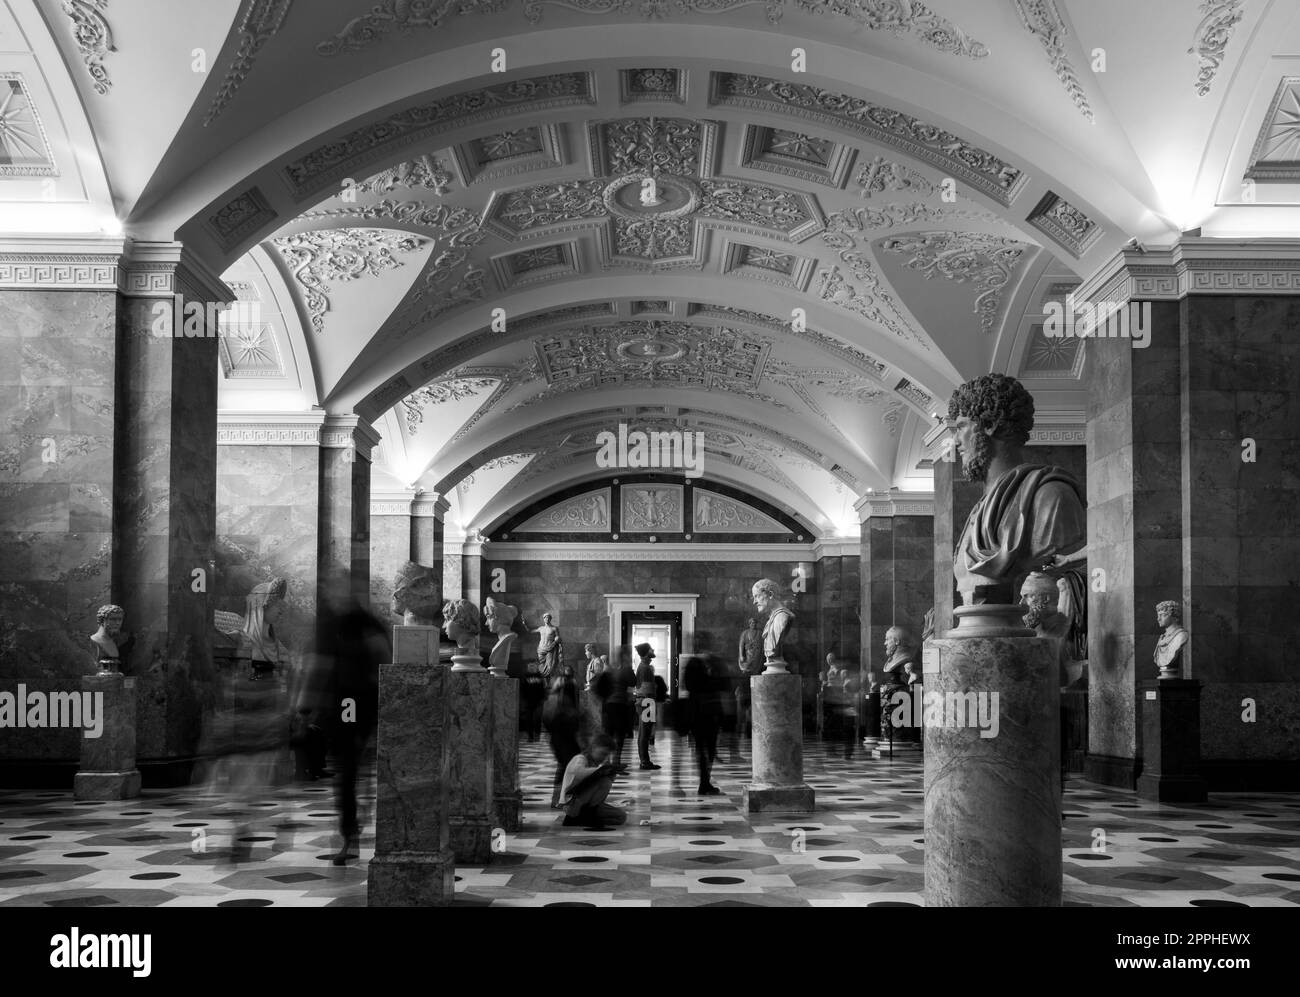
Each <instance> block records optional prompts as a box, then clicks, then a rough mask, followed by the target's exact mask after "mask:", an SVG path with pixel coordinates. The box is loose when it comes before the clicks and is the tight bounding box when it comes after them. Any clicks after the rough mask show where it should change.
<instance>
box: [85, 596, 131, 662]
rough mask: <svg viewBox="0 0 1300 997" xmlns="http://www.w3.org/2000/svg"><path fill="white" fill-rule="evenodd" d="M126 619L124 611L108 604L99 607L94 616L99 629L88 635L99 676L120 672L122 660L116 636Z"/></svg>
mask: <svg viewBox="0 0 1300 997" xmlns="http://www.w3.org/2000/svg"><path fill="white" fill-rule="evenodd" d="M125 619H126V610H124V609H123V608H122V607H121V606H115V605H113V604H112V603H110V604H109V605H107V606H100V607H99V612H97V613H96V614H95V622H96V623H98V624H99V629H98V630H96V631H95V632H94V633H93V634H91V635H90V642H91V643H92V644H94V645H95V651H96V652H97V658H98V662H99V673H100V674H101V675H112V674H115V673H117V672H120V671H121V666H122V659H121V656H120V653H119V651H118V647H117V644H118V635H119V634H121V632H122V621H123V620H125Z"/></svg>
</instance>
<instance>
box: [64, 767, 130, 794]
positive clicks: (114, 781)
mask: <svg viewBox="0 0 1300 997" xmlns="http://www.w3.org/2000/svg"><path fill="white" fill-rule="evenodd" d="M72 795H73V797H74V798H75V799H78V800H131V799H134V798H135V797H137V796H139V795H140V770H139V769H131V771H129V772H78V773H77V774H76V775H75V776H73V778H72Z"/></svg>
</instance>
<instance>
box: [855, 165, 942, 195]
mask: <svg viewBox="0 0 1300 997" xmlns="http://www.w3.org/2000/svg"><path fill="white" fill-rule="evenodd" d="M853 182H854V183H856V184H857V185H858V187H860V188H861V190H860V191H859V192H858V194H859V196H860V197H862V198H864V199H865V198H869V197H871V195H872V194H881V193H884V192H885V191H887V190H894V191H901V192H903V193H907V194H919V195H920V196H922V197H929V196H930V195H931V194H933V193H934V184H932V183H931V182H930V181H929V180H927V179H926V178H925V177H924V176H922V175H921V174H920V173H918V172H917V171H916V170H913V169H910V168H909V167H906V166H904V165H903V164H902V163H896V162H894V161H893V160H892V159H886V158H885V157H884V156H876V157H874V158H873V159H871V160H870V161H869V162H866V163H863V164H862V166H861V167H860V168H859V169H858V175H857V176H856V177H854V178H853Z"/></svg>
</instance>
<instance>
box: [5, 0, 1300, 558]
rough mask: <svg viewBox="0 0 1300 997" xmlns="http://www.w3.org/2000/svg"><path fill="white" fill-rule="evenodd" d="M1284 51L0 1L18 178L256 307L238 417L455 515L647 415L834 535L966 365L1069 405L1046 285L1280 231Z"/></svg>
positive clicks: (695, 1) (1189, 16) (1199, 12)
mask: <svg viewBox="0 0 1300 997" xmlns="http://www.w3.org/2000/svg"><path fill="white" fill-rule="evenodd" d="M1296 42H1300V12H1298V11H1297V9H1296V8H1295V6H1294V4H1291V3H1289V0H1276V2H1271V3H1270V2H1268V0H1252V2H1244V0H1207V2H1205V3H1202V4H1200V6H1199V8H1198V7H1197V6H1196V5H1193V4H1191V3H1189V2H1187V0H1150V2H1144V3H1142V4H1133V3H1130V2H1127V0H1071V2H1068V3H1067V2H1062V0H1056V2H1053V0H979V2H957V0H931V2H930V3H927V4H923V3H920V2H918V0H520V2H515V0H424V2H421V0H379V2H376V0H313V2H311V3H308V2H306V0H243V2H237V0H215V2H208V0H204V2H201V3H200V2H194V3H177V2H174V0H133V2H131V3H126V2H119V0H111V2H110V0H39V2H38V3H35V4H33V3H31V2H26V0H0V57H2V58H3V64H0V77H3V79H2V80H0V82H4V83H7V84H8V88H9V89H8V91H6V92H8V93H9V94H10V96H9V99H8V102H7V103H4V104H3V107H0V138H2V139H4V144H3V151H4V152H5V156H6V157H7V158H6V159H5V160H3V161H0V180H2V181H3V183H4V185H5V186H4V187H3V188H0V190H7V191H8V192H9V193H10V195H11V196H10V197H9V200H11V201H14V202H16V204H17V206H16V207H15V211H19V210H20V209H21V211H22V212H23V213H22V218H23V219H24V221H23V223H22V225H20V226H18V228H19V230H25V231H26V230H30V231H36V230H39V229H40V228H41V226H42V225H46V226H48V227H49V230H50V231H77V230H78V225H80V226H81V228H83V229H89V228H90V227H91V225H92V223H93V224H97V225H99V227H100V229H101V230H102V231H105V232H111V231H112V230H113V228H114V226H115V225H116V224H117V222H119V221H120V223H121V225H122V226H123V227H124V229H125V231H126V233H127V234H128V235H129V236H131V237H133V238H136V239H143V240H149V239H155V240H166V239H180V240H181V241H183V242H184V243H185V244H186V245H187V246H189V247H190V248H191V249H192V251H194V252H195V253H196V254H197V256H198V257H199V258H200V259H201V260H203V261H204V262H205V263H207V264H208V265H209V266H211V267H212V268H213V269H214V270H216V271H217V272H221V273H223V274H224V276H225V279H226V281H227V283H228V284H229V285H230V286H231V288H232V290H233V291H234V293H235V294H236V295H237V297H239V298H240V299H243V300H245V301H248V302H256V307H257V320H256V321H255V322H252V323H245V324H242V325H240V326H238V327H237V328H234V327H232V328H231V329H229V330H228V332H229V334H228V335H227V336H226V338H225V339H224V340H223V342H222V349H221V356H222V361H221V362H222V378H223V380H222V395H221V399H222V406H223V408H224V409H227V410H232V411H254V412H263V411H265V412H277V411H278V412H283V411H295V410H303V409H307V408H311V407H313V406H321V407H324V408H325V409H327V410H328V411H330V412H340V413H350V412H355V413H357V414H359V415H361V416H363V417H364V418H366V419H368V420H370V421H372V422H373V423H374V424H375V425H376V427H377V428H378V429H379V430H380V432H381V433H382V435H383V443H382V444H381V446H380V449H379V452H378V461H377V470H376V475H375V480H376V487H377V488H384V487H387V488H394V489H397V488H410V487H420V488H423V489H425V490H426V491H437V492H439V493H442V494H445V495H447V496H448V498H449V499H450V500H451V501H452V502H453V505H454V510H453V517H454V519H455V521H456V522H457V523H459V524H460V525H461V526H463V527H466V528H477V529H481V530H484V531H486V530H488V529H489V528H491V527H492V526H493V525H495V524H497V523H499V522H501V521H503V519H504V518H505V517H507V516H508V515H510V514H511V513H512V512H514V511H517V510H518V509H520V508H521V507H522V506H523V505H524V504H526V503H527V501H528V500H529V498H530V496H535V495H536V494H537V493H538V492H539V491H542V490H549V489H552V488H563V487H568V486H570V485H572V484H574V483H576V482H579V481H581V480H584V479H585V478H590V477H594V476H596V475H597V473H598V468H597V467H596V466H595V461H594V459H593V455H594V452H595V447H596V435H597V434H598V433H599V432H601V431H603V430H608V429H612V428H616V426H617V424H618V423H619V422H627V423H629V425H633V426H634V427H646V428H664V429H669V428H676V429H682V430H691V431H699V432H702V433H703V434H704V439H705V443H706V465H705V475H706V477H709V476H714V477H716V478H717V479H718V480H723V481H726V482H728V483H730V484H733V485H735V486H737V487H740V488H744V489H747V490H749V491H751V492H752V493H754V494H759V495H762V496H763V497H764V498H766V499H767V500H768V501H770V502H772V503H773V504H775V505H777V506H778V507H781V508H783V509H786V510H788V511H790V512H791V513H793V514H795V515H797V516H798V517H800V519H801V520H802V521H804V522H807V523H808V524H809V525H810V527H811V528H812V529H813V530H814V531H816V532H818V533H820V534H822V535H832V534H835V533H840V532H849V531H851V530H853V529H855V528H856V522H857V520H856V515H855V513H854V512H853V503H854V501H855V500H856V499H857V498H858V497H859V496H861V495H863V494H864V493H865V492H866V491H867V490H868V489H874V490H876V491H877V492H881V491H888V490H889V489H891V488H897V489H902V490H925V489H926V488H927V487H928V486H929V482H930V471H929V459H930V457H932V455H929V454H927V453H926V451H925V447H924V445H923V442H922V437H923V436H924V434H925V431H926V429H927V428H928V427H929V425H932V417H931V414H930V413H932V412H933V411H935V410H937V409H938V408H941V407H943V406H944V405H946V399H947V397H948V395H949V393H950V392H951V390H952V388H953V387H954V386H955V385H956V384H958V383H960V381H962V380H964V379H966V378H968V377H970V376H973V375H975V374H978V373H983V372H986V371H989V370H1001V371H1007V372H1011V373H1015V374H1017V375H1018V376H1020V377H1021V378H1022V380H1024V381H1025V382H1026V384H1027V385H1028V386H1029V387H1030V389H1031V390H1032V391H1033V392H1034V394H1035V398H1036V399H1037V402H1038V408H1039V413H1040V424H1041V425H1043V426H1047V427H1051V426H1069V425H1076V424H1078V423H1079V422H1080V421H1081V417H1082V412H1083V410H1084V406H1085V400H1086V385H1085V384H1084V383H1083V382H1082V381H1081V379H1080V374H1081V371H1082V359H1083V358H1082V353H1081V350H1080V343H1079V341H1078V340H1049V339H1046V338H1044V337H1043V335H1042V331H1041V326H1042V314H1043V307H1044V304H1045V303H1046V302H1048V301H1052V300H1059V299H1061V298H1063V297H1064V296H1065V295H1066V294H1067V293H1068V292H1069V291H1070V289H1071V288H1072V287H1074V286H1075V285H1076V284H1077V283H1078V282H1079V280H1080V279H1081V278H1082V277H1084V276H1086V275H1088V274H1089V273H1091V272H1092V271H1093V270H1095V269H1096V268H1097V267H1099V266H1100V265H1101V264H1102V263H1103V262H1104V261H1105V260H1106V259H1107V258H1108V257H1110V256H1111V255H1112V254H1113V253H1114V252H1115V251H1116V250H1117V249H1118V248H1120V247H1121V246H1123V245H1124V244H1125V243H1128V242H1129V241H1130V240H1131V239H1137V240H1138V241H1139V242H1140V243H1144V244H1149V245H1159V244H1168V243H1170V242H1172V241H1174V240H1176V239H1177V238H1178V237H1179V236H1180V233H1182V232H1184V231H1186V230H1189V229H1195V228H1199V229H1200V230H1201V234H1203V235H1206V236H1211V235H1223V236H1228V237H1240V236H1243V235H1267V234H1284V233H1285V232H1286V231H1287V230H1288V227H1289V229H1290V231H1291V232H1294V231H1297V230H1300V225H1298V224H1297V211H1298V210H1300V209H1297V208H1296V207H1295V206H1294V205H1295V202H1296V201H1297V200H1300V198H1298V197H1297V194H1298V193H1300V186H1298V184H1300V152H1297V148H1300V145H1298V142H1300V139H1297V135H1298V134H1300V132H1297V124H1296V116H1297V113H1300V103H1297V94H1298V93H1300V58H1296V57H1291V56H1285V55H1278V54H1276V53H1285V52H1288V51H1297V50H1300V46H1297V45H1296V44H1295V43H1296ZM60 59H61V61H60ZM6 71H8V72H6ZM42 142H43V143H44V144H42ZM55 163H58V164H59V166H58V167H57V168H56V167H55V166H54V164H55ZM6 164H7V165H6ZM20 167H21V169H20ZM6 169H7V170H8V172H6ZM42 170H44V174H42ZM51 171H52V172H51ZM51 178H53V179H51ZM38 199H39V200H41V201H42V202H43V205H44V207H45V209H46V212H45V213H44V214H39V215H38V214H37V213H35V211H34V205H35V203H36V202H37V200H38ZM78 211H80V214H78ZM56 215H57V216H59V218H61V219H62V220H60V221H58V224H57V226H56V225H55V221H54V220H55V218H56ZM12 217H15V218H17V217H18V215H17V214H15V215H13V216H12ZM78 218H80V219H81V221H80V222H78V221H77V219H78ZM42 219H43V221H42ZM5 227H6V228H9V227H10V226H5Z"/></svg>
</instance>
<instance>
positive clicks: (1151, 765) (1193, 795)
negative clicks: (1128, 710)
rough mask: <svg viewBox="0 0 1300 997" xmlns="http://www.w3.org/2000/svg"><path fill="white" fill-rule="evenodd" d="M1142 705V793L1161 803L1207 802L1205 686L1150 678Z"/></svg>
mask: <svg viewBox="0 0 1300 997" xmlns="http://www.w3.org/2000/svg"><path fill="white" fill-rule="evenodd" d="M1138 696H1139V697H1140V699H1141V702H1142V774H1141V775H1140V776H1138V779H1137V794H1138V796H1140V797H1142V798H1143V799H1144V800H1158V801H1160V802H1161V803H1204V802H1205V791H1206V785H1205V780H1204V779H1203V778H1202V777H1201V773H1200V767H1201V683H1200V682H1199V681H1198V680H1196V679H1167V678H1160V679H1148V680H1146V681H1144V682H1142V683H1141V684H1140V685H1139V686H1138Z"/></svg>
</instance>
